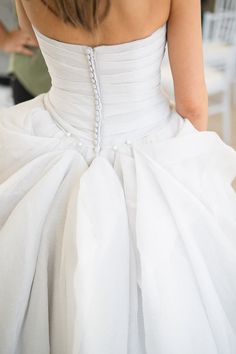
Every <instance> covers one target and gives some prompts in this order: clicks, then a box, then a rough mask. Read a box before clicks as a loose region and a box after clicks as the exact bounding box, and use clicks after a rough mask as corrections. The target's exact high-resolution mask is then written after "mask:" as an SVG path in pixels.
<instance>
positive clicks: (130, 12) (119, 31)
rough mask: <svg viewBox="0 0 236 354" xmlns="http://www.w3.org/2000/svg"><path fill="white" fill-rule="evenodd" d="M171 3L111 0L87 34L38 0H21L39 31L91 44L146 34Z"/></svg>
mask: <svg viewBox="0 0 236 354" xmlns="http://www.w3.org/2000/svg"><path fill="white" fill-rule="evenodd" d="M170 3H171V0H149V1H147V0H129V1H127V0H115V1H114V0H113V1H111V7H110V11H109V13H108V15H107V17H106V18H105V19H104V21H103V22H102V24H101V25H100V26H99V28H98V29H97V30H96V31H95V32H94V33H89V32H87V31H86V30H84V29H82V28H74V27H72V26H70V25H68V24H64V23H63V22H62V21H61V20H60V19H59V18H58V17H57V16H55V15H54V14H53V12H52V11H50V10H48V8H47V7H46V6H45V5H44V3H43V2H42V1H41V0H23V5H24V8H25V10H26V12H27V15H28V18H29V19H30V21H31V23H32V24H33V25H34V26H35V27H36V28H37V29H38V30H39V31H40V32H42V33H44V34H45V35H47V36H48V37H51V38H54V39H57V40H59V41H62V42H67V43H79V44H87V45H90V46H98V45H102V44H117V43H124V42H129V41H133V40H135V39H139V38H143V37H146V36H148V35H149V34H151V33H152V32H154V30H156V29H157V28H159V27H161V25H163V24H164V23H165V22H166V21H167V20H168V17H169V12H170ZM52 4H53V2H52ZM52 6H53V5H52Z"/></svg>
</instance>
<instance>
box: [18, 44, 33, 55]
mask: <svg viewBox="0 0 236 354" xmlns="http://www.w3.org/2000/svg"><path fill="white" fill-rule="evenodd" d="M16 53H19V54H23V55H27V56H30V57H31V56H33V55H34V52H33V51H32V50H30V49H28V48H26V47H25V46H24V45H21V46H18V47H17V48H16Z"/></svg>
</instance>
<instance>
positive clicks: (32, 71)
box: [8, 0, 51, 96]
mask: <svg viewBox="0 0 236 354" xmlns="http://www.w3.org/2000/svg"><path fill="white" fill-rule="evenodd" d="M8 1H9V2H11V1H12V0H8ZM13 12H14V14H15V17H16V19H17V15H16V11H15V8H13ZM30 49H31V50H32V51H33V52H34V55H33V56H26V55H22V54H12V56H11V59H10V68H9V71H10V73H12V74H14V75H15V76H16V77H17V79H18V80H19V81H20V83H21V84H22V85H23V86H24V88H25V89H26V90H27V91H28V92H29V93H30V94H31V95H32V96H37V95H39V94H41V93H44V92H47V91H48V90H49V89H50V87H51V78H50V76H49V73H48V69H47V66H46V63H45V60H44V58H43V56H42V53H41V50H40V49H39V48H30Z"/></svg>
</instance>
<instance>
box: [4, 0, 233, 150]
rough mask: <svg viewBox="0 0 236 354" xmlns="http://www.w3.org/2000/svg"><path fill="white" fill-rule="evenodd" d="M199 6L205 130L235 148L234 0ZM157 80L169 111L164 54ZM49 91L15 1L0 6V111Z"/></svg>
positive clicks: (216, 0)
mask: <svg viewBox="0 0 236 354" xmlns="http://www.w3.org/2000/svg"><path fill="white" fill-rule="evenodd" d="M201 4H202V36H203V49H204V63H205V77H206V83H207V89H208V96H209V125H208V130H213V131H216V132H217V133H218V134H219V135H220V137H221V138H222V139H223V140H224V141H225V142H226V143H227V144H229V145H231V146H233V147H234V148H236V0H202V1H201ZM167 45H168V44H167ZM161 75H162V88H163V90H164V91H165V93H166V94H167V95H168V96H169V97H170V99H171V101H172V104H173V105H174V104H175V99H174V89H173V80H172V75H171V70H170V66H169V59H168V51H166V53H165V57H164V59H163V64H162V72H161ZM50 85H51V81H50V77H49V75H48V71H47V68H46V64H45V62H44V59H43V57H42V54H41V52H40V49H39V48H38V47H37V43H33V42H32V41H31V39H30V38H28V37H27V35H26V34H24V33H22V31H20V30H19V28H18V23H17V17H16V12H15V8H14V1H13V0H0V108H1V107H8V106H11V105H13V104H17V103H20V102H23V101H26V100H29V99H31V98H33V97H35V96H37V95H38V94H40V93H43V92H47V91H48V90H49V89H50Z"/></svg>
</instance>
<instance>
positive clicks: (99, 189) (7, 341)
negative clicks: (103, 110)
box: [0, 96, 236, 354]
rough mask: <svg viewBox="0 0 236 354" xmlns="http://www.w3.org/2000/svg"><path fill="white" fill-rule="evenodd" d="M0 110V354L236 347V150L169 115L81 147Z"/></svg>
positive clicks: (190, 352)
mask: <svg viewBox="0 0 236 354" xmlns="http://www.w3.org/2000/svg"><path fill="white" fill-rule="evenodd" d="M41 101H42V99H41V96H39V97H38V98H36V99H34V100H32V101H29V102H28V103H24V104H21V105H18V106H16V107H13V108H11V109H9V110H5V111H2V112H1V114H0V145H1V147H0V182H1V185H0V203H1V206H0V225H1V231H0V353H1V354H16V353H17V354H235V353H236V193H235V190H234V188H233V186H232V182H233V180H234V178H235V177H236V151H235V150H234V149H233V148H231V147H230V146H228V145H226V144H225V143H224V142H223V141H222V140H221V139H220V137H219V136H218V135H217V134H216V133H215V132H213V131H204V132H203V131H202V132H200V131H198V130H197V129H195V128H194V126H193V125H192V124H191V122H190V121H189V120H188V119H187V118H183V117H181V116H180V115H179V114H177V113H176V112H175V111H173V112H172V114H171V117H170V118H171V119H169V121H168V123H167V124H166V125H165V126H164V127H162V128H161V129H159V130H158V129H157V130H156V131H152V132H150V134H148V135H147V136H145V137H143V138H141V139H138V140H137V141H135V142H133V143H132V144H122V145H120V146H118V148H117V149H115V150H114V149H104V150H101V152H100V154H99V155H98V156H95V155H94V152H93V150H92V149H90V148H88V147H85V146H82V147H81V146H79V145H78V144H77V141H76V138H74V137H73V136H67V135H66V134H65V133H64V132H63V131H62V130H61V129H60V128H59V127H58V125H57V124H56V123H55V122H54V121H53V119H52V118H51V116H50V115H49V113H48V112H47V111H46V110H45V109H44V108H43V105H42V103H41Z"/></svg>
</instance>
